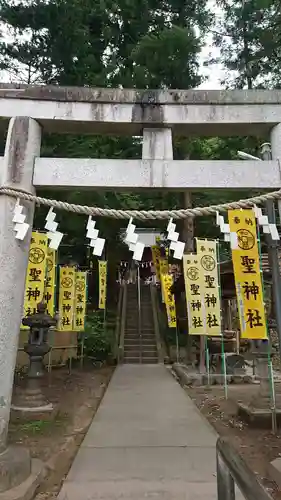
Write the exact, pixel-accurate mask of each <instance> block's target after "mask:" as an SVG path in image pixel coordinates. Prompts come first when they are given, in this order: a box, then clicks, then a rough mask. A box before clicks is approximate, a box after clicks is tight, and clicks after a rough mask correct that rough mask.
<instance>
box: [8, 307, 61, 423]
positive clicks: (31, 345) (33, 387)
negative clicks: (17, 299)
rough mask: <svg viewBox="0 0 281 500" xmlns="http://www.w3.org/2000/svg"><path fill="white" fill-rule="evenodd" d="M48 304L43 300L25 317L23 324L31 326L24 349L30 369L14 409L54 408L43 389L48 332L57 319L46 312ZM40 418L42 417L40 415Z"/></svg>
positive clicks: (39, 409) (47, 409) (48, 409)
mask: <svg viewBox="0 0 281 500" xmlns="http://www.w3.org/2000/svg"><path fill="white" fill-rule="evenodd" d="M46 309H47V306H46V304H45V303H43V302H41V303H40V304H38V306H37V312H36V313H35V314H32V315H31V316H28V317H27V318H23V320H22V324H23V325H24V326H28V327H29V328H30V331H29V336H28V342H27V343H26V344H25V345H24V351H25V352H26V353H27V354H28V356H29V360H30V363H29V370H28V373H27V378H26V386H25V388H24V390H23V391H20V393H18V395H17V396H16V401H15V404H13V406H12V408H13V410H20V411H21V413H26V414H29V416H30V417H31V412H32V413H33V414H34V416H35V414H36V412H38V413H39V414H40V413H42V412H49V411H52V410H53V405H52V404H49V403H48V401H46V399H45V397H44V395H43V393H42V389H41V383H40V381H41V379H42V377H43V375H44V366H43V359H44V356H45V355H46V354H47V353H48V352H49V351H50V349H51V347H50V346H49V344H48V333H49V329H50V327H51V326H55V325H56V319H54V318H53V317H52V316H50V314H48V313H47V312H46ZM38 418H40V417H38Z"/></svg>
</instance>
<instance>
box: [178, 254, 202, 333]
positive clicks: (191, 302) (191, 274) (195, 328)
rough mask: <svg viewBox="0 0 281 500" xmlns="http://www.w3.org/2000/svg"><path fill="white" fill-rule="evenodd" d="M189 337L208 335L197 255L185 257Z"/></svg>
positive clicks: (184, 269) (184, 270) (184, 268)
mask: <svg viewBox="0 0 281 500" xmlns="http://www.w3.org/2000/svg"><path fill="white" fill-rule="evenodd" d="M183 272H184V282H185V294H186V305H187V315H188V327H189V335H206V329H205V314H204V303H203V302H202V298H203V289H202V279H201V267H200V262H199V258H198V256H197V255H195V254H189V255H184V256H183Z"/></svg>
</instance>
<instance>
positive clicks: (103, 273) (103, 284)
mask: <svg viewBox="0 0 281 500" xmlns="http://www.w3.org/2000/svg"><path fill="white" fill-rule="evenodd" d="M106 288H107V261H106V260H99V309H105V308H106V293H107V289H106Z"/></svg>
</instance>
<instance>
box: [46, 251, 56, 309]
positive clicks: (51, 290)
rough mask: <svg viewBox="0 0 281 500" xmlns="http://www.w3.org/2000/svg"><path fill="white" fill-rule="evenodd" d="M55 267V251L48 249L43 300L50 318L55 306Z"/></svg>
mask: <svg viewBox="0 0 281 500" xmlns="http://www.w3.org/2000/svg"><path fill="white" fill-rule="evenodd" d="M56 266H57V255H56V251H55V250H53V249H52V248H48V249H47V266H46V281H45V293H44V300H45V302H46V304H47V312H48V313H49V314H50V315H51V316H53V315H54V313H55V304H56Z"/></svg>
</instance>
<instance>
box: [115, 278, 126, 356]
mask: <svg viewBox="0 0 281 500" xmlns="http://www.w3.org/2000/svg"><path fill="white" fill-rule="evenodd" d="M123 293H124V284H123V283H121V285H120V289H119V297H118V304H117V314H116V326H115V336H114V359H118V348H119V338H120V323H121V311H122V299H123Z"/></svg>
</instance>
